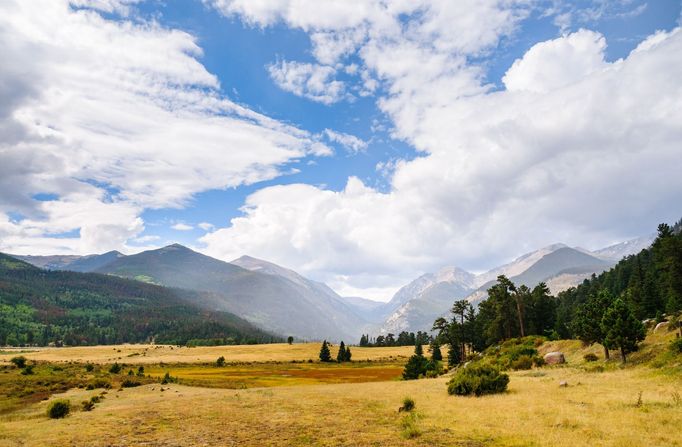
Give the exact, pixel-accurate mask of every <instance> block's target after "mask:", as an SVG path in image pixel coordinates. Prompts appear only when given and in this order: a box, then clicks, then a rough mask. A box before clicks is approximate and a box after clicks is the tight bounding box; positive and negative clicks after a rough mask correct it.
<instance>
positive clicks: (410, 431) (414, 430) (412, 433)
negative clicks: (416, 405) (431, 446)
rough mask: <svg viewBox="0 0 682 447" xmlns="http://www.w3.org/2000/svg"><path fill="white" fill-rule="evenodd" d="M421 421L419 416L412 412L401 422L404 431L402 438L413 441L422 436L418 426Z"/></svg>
mask: <svg viewBox="0 0 682 447" xmlns="http://www.w3.org/2000/svg"><path fill="white" fill-rule="evenodd" d="M418 419H419V416H418V415H417V413H414V412H410V413H408V414H407V415H405V417H404V418H403V419H402V421H401V425H402V427H403V431H402V433H401V434H402V436H403V437H404V438H406V439H413V438H416V437H418V436H420V435H421V434H422V432H421V430H420V429H419V426H418V425H417V421H418Z"/></svg>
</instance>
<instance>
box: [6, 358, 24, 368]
mask: <svg viewBox="0 0 682 447" xmlns="http://www.w3.org/2000/svg"><path fill="white" fill-rule="evenodd" d="M10 362H12V363H14V366H16V367H17V368H23V367H25V366H26V357H24V356H23V355H20V356H19V357H12V359H11V360H10Z"/></svg>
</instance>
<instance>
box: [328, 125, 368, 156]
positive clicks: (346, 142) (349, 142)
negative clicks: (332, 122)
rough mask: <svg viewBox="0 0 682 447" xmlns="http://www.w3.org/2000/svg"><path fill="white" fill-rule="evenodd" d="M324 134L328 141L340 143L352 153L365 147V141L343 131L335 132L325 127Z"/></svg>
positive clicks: (361, 150)
mask: <svg viewBox="0 0 682 447" xmlns="http://www.w3.org/2000/svg"><path fill="white" fill-rule="evenodd" d="M324 135H325V136H326V137H327V139H329V141H331V142H334V143H338V144H340V145H342V146H343V147H344V148H346V150H347V151H348V152H350V153H352V154H357V153H358V152H363V151H364V150H365V149H367V142H366V141H363V140H361V139H360V138H358V137H356V136H355V135H349V134H347V133H343V132H336V131H334V130H331V129H325V130H324Z"/></svg>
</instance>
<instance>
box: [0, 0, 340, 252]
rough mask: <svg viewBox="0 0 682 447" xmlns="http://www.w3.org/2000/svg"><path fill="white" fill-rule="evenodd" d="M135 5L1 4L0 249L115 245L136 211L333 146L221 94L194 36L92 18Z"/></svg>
mask: <svg viewBox="0 0 682 447" xmlns="http://www.w3.org/2000/svg"><path fill="white" fill-rule="evenodd" d="M133 3H135V2H132V1H125V0H119V1H115V0H96V1H94V0H88V1H85V0H78V1H74V2H72V3H69V2H68V1H66V0H57V1H52V0H46V1H31V2H23V1H11V0H10V1H5V2H2V4H1V5H0V48H2V51H3V59H4V61H6V63H3V64H1V65H0V137H1V139H0V159H1V160H2V163H0V173H1V174H2V175H0V186H2V188H0V221H3V225H2V226H0V241H1V242H0V249H1V250H5V251H12V252H17V253H19V252H29V251H30V252H33V253H36V252H38V251H44V250H55V251H62V252H70V251H73V252H81V253H90V252H93V251H102V250H108V249H112V248H119V249H120V248H122V247H124V244H125V241H126V240H128V239H129V238H132V237H134V236H136V235H137V234H139V233H140V232H141V231H143V229H144V223H143V221H142V220H141V219H140V217H139V216H140V214H141V212H142V211H143V210H144V209H147V208H160V207H181V206H183V205H184V204H186V203H187V201H188V200H189V199H191V197H192V196H193V195H194V194H196V193H198V192H200V191H205V190H208V189H216V188H227V187H236V186H238V185H242V184H248V183H253V182H257V181H260V180H265V179H271V178H273V177H276V176H277V175H280V174H281V173H282V172H285V171H288V170H289V169H290V168H289V167H287V168H286V169H283V166H284V165H285V164H287V163H289V162H292V161H295V160H297V159H300V158H303V157H305V156H308V155H325V154H329V153H331V150H330V149H329V148H328V147H326V146H325V145H324V144H322V143H320V141H318V139H317V138H316V137H314V136H312V135H311V134H309V133H308V132H305V131H302V130H300V129H297V128H295V127H292V126H290V125H287V124H283V123H280V122H278V121H275V120H272V119H269V118H268V117H266V116H263V115H261V114H258V113H255V112H253V111H252V110H249V109H247V108H245V107H243V106H241V105H238V104H235V103H233V102H231V101H230V100H229V99H227V98H225V97H224V96H222V95H221V94H220V90H219V89H220V85H219V82H218V80H217V78H216V77H215V76H214V75H213V74H211V73H209V72H208V71H207V70H206V69H205V68H204V66H203V65H202V64H201V63H200V62H199V60H198V58H199V57H200V56H201V48H200V47H199V46H198V45H197V43H196V40H195V38H194V37H193V36H192V35H190V34H187V33H185V32H183V31H178V30H174V29H167V28H164V27H162V26H160V25H158V24H157V23H155V22H145V21H141V20H139V19H137V20H136V21H134V22H133V21H127V20H109V19H107V18H105V17H104V16H102V15H101V14H100V11H104V12H107V13H119V14H120V13H123V12H127V11H129V9H130V8H132V7H134V6H131V5H132V4H133ZM39 193H49V194H50V195H51V199H50V200H45V201H39V200H35V198H34V196H35V195H36V194H39ZM10 214H11V215H12V216H13V217H12V218H10Z"/></svg>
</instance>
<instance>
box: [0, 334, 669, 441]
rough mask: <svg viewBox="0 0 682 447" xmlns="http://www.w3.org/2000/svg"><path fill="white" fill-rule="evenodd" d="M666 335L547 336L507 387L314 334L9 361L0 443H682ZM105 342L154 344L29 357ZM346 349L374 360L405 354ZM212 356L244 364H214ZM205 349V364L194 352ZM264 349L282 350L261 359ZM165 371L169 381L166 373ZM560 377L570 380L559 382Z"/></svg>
mask: <svg viewBox="0 0 682 447" xmlns="http://www.w3.org/2000/svg"><path fill="white" fill-rule="evenodd" d="M671 337H672V334H669V333H666V334H650V336H649V338H648V339H647V340H646V341H645V342H644V343H643V345H642V348H641V349H640V351H639V352H637V353H635V354H633V355H632V358H631V363H630V364H629V365H628V366H626V367H625V368H623V367H621V366H620V364H619V361H618V359H617V358H616V359H614V360H613V361H611V362H608V363H604V362H603V361H601V360H600V361H598V362H585V361H584V360H583V359H582V357H583V355H584V354H586V353H588V352H595V353H598V354H601V352H600V350H599V348H598V347H596V346H594V347H589V348H583V347H582V346H581V345H580V343H579V342H576V341H570V340H567V341H558V342H548V343H546V344H545V345H543V346H541V347H540V351H542V352H547V351H549V350H553V349H557V348H560V349H562V350H563V351H564V352H565V354H566V356H567V359H568V364H567V365H566V366H559V367H543V368H535V369H532V370H528V371H518V372H511V373H510V377H511V381H510V383H509V389H508V391H507V392H506V393H503V394H499V395H493V396H486V397H479V398H476V397H455V396H449V395H448V394H447V392H446V383H447V381H448V379H449V377H448V376H447V375H446V376H443V377H441V378H437V379H422V380H416V381H402V380H400V379H399V376H400V371H401V366H402V363H403V362H404V360H396V359H393V360H376V361H359V362H351V363H350V364H349V363H344V364H336V363H331V364H323V363H320V362H318V361H313V362H312V363H308V361H307V360H304V359H306V358H308V356H311V354H312V353H316V351H317V348H319V346H318V345H316V344H311V345H293V346H288V345H261V346H235V347H215V348H192V349H188V348H181V349H178V348H174V349H173V350H172V351H171V350H170V347H164V348H162V349H163V350H162V349H157V350H156V352H159V357H162V358H165V359H166V360H168V359H169V358H173V359H174V360H175V361H177V360H178V357H177V356H183V355H184V356H185V357H184V358H185V359H186V360H187V362H185V363H164V364H159V358H158V357H157V358H156V359H153V358H152V355H154V354H149V353H148V354H147V357H149V358H145V356H142V355H141V354H140V355H137V356H133V357H129V358H130V359H131V361H127V362H126V364H127V366H126V367H125V368H123V369H122V371H121V372H120V373H119V374H117V375H113V376H112V375H111V374H109V373H108V372H107V370H108V368H109V367H110V366H109V364H106V365H105V364H103V365H96V366H95V367H94V369H93V370H92V371H90V372H86V371H85V367H86V365H84V364H83V363H79V364H73V363H71V364H70V363H59V364H55V363H39V364H38V366H37V367H36V368H37V369H36V376H20V374H19V373H18V371H17V369H16V368H13V367H12V366H9V365H7V366H4V367H2V369H0V386H2V387H4V388H6V387H7V386H9V384H12V386H14V387H15V388H16V391H17V392H18V393H15V394H14V396H15V397H14V398H13V399H14V400H13V402H14V404H13V405H11V406H10V405H7V406H6V407H5V408H4V410H3V407H2V406H1V405H0V446H16V445H25V446H64V445H92V446H128V445H133V444H134V445H154V446H185V445H206V446H225V445H228V446H229V445H240V446H241V445H244V446H263V445H270V446H290V445H292V446H307V445H316V446H347V445H359V446H365V445H369V446H372V445H375V446H453V445H454V446H549V445H551V446H566V447H568V446H595V445H597V446H622V447H626V446H682V433H681V432H680V430H679V427H681V426H682V396H681V395H680V394H681V392H682V369H681V368H680V359H679V357H677V356H672V357H671V354H669V353H668V351H667V350H666V346H667V344H668V343H669V341H670V340H671ZM113 349H121V353H122V354H123V353H124V352H125V353H134V352H140V349H142V350H143V351H144V349H149V351H148V352H150V351H151V352H154V349H153V348H152V347H142V348H140V347H139V346H137V347H132V346H129V347H126V346H122V347H116V348H112V347H97V348H78V349H75V348H73V349H48V350H40V351H38V352H33V353H24V355H25V356H27V357H35V356H41V357H42V358H43V359H45V357H44V356H49V357H48V358H50V359H53V360H59V361H61V362H64V361H65V360H67V358H68V357H66V356H64V354H61V353H64V352H68V351H72V352H76V353H78V354H79V355H81V356H82V357H80V360H81V362H82V361H83V359H88V361H93V360H95V359H99V358H104V359H105V362H107V363H108V362H109V361H110V359H109V358H108V357H106V355H107V354H108V353H109V351H113ZM352 349H354V351H353V352H354V353H355V352H361V353H365V354H364V355H365V356H366V357H370V358H375V359H382V358H386V357H388V356H391V355H394V356H396V355H407V354H409V352H410V348H367V349H366V350H362V349H360V348H352ZM259 350H260V351H261V352H260V353H259ZM185 351H188V352H192V353H197V352H201V354H195V355H194V356H191V355H189V354H185ZM202 351H203V352H202ZM162 352H163V353H164V354H161V353H162ZM286 352H289V354H286ZM401 353H402V354H401ZM219 354H220V355H224V356H225V358H226V360H227V361H230V360H231V359H234V358H241V359H242V360H243V362H242V363H230V364H226V365H225V366H223V367H218V366H216V365H215V363H214V360H215V357H216V356H217V355H219ZM3 355H6V354H3ZM230 355H232V356H233V357H230ZM174 356H175V357H174ZM117 357H119V356H116V358H117ZM120 357H123V358H125V359H128V357H125V356H120ZM138 357H140V358H138ZM361 357H362V355H361ZM180 358H182V357H180ZM202 358H206V359H208V358H210V359H211V360H212V362H206V363H197V362H198V361H199V360H197V359H202ZM246 358H248V359H250V360H249V361H246V360H244V359H246ZM271 358H277V359H279V360H278V361H277V362H272V361H269V362H268V361H264V360H265V359H271ZM132 360H136V361H137V362H138V363H136V364H135V365H133V361H132ZM141 361H144V362H147V361H150V362H151V361H156V363H154V364H152V363H149V364H146V363H145V365H144V366H145V369H144V374H145V376H144V378H142V379H140V381H141V382H142V383H140V386H136V387H132V388H125V387H122V386H121V383H122V382H123V381H124V380H125V379H126V378H127V377H136V376H132V374H135V373H136V371H137V368H139V366H141V363H142V362H141ZM55 365H57V366H55ZM58 365H63V366H58ZM128 371H132V372H131V373H129V372H128ZM166 372H168V373H169V374H170V376H171V377H172V378H173V380H175V378H177V379H178V383H167V384H161V383H160V378H161V377H162V376H163V375H165V373H166ZM60 374H61V375H60ZM129 374H130V375H129ZM149 376H151V377H149ZM98 378H100V379H106V380H110V381H111V387H110V388H109V389H106V390H105V389H103V388H94V389H89V390H88V389H87V388H86V387H83V384H84V383H85V384H89V383H95V381H96V379H98ZM78 380H81V382H80V385H79V382H78ZM22 381H23V382H22ZM69 381H71V382H69ZM563 381H566V382H567V384H568V386H566V387H561V386H559V384H560V382H563ZM38 382H40V383H41V384H47V386H48V387H49V388H50V389H52V390H53V392H52V393H46V394H44V395H39V396H34V397H31V398H30V399H29V398H28V397H21V396H20V395H21V391H22V389H21V387H22V386H24V389H27V388H30V387H35V386H39V385H37V384H38ZM21 383H23V384H24V385H21ZM301 385H306V386H301ZM77 386H81V388H77ZM91 388H92V387H91ZM50 394H52V395H51V396H50V397H49V398H48V395H50ZM93 396H102V398H103V400H101V402H99V403H97V404H96V405H95V407H94V409H92V411H82V410H81V409H80V407H79V405H78V404H79V403H80V402H82V401H86V400H88V399H90V398H91V397H93ZM406 396H410V397H412V398H413V399H414V400H415V401H416V410H415V415H414V416H406V415H405V413H401V412H399V411H398V409H399V407H400V406H401V405H402V400H403V398H404V397H406ZM45 398H47V400H43V399H45ZM57 398H67V399H69V400H70V401H71V402H72V407H73V412H72V414H70V415H69V416H68V417H67V418H65V419H59V420H53V419H49V418H47V416H46V415H45V411H46V407H47V405H48V404H49V402H51V401H53V400H54V399H57ZM22 399H24V400H22ZM408 425H409V427H410V430H409V432H408V431H407V430H406V427H407V426H408Z"/></svg>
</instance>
